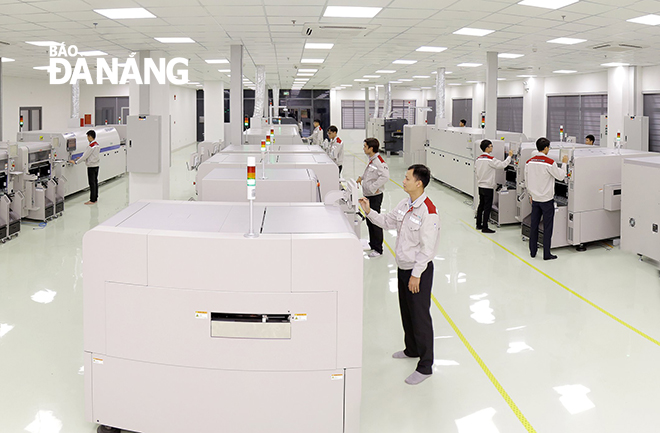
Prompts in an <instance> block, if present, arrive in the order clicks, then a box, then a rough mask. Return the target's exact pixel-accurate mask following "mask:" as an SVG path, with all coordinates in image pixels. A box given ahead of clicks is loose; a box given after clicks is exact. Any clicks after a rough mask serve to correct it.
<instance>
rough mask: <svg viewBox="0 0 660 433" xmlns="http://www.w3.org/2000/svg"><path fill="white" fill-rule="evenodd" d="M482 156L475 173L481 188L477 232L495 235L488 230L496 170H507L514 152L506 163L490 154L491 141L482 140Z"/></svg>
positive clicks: (477, 161) (478, 158) (479, 157)
mask: <svg viewBox="0 0 660 433" xmlns="http://www.w3.org/2000/svg"><path fill="white" fill-rule="evenodd" d="M479 147H480V148H481V151H482V152H483V153H482V154H481V155H479V156H478V157H477V160H476V161H475V163H474V165H475V172H476V174H477V184H478V186H479V206H478V207H477V230H481V231H482V232H483V233H495V230H491V229H489V228H488V220H489V219H490V212H491V210H492V208H493V195H494V193H495V186H496V185H497V184H496V182H495V170H501V169H503V168H506V166H508V165H509V163H510V162H511V157H512V156H513V151H512V150H509V156H507V158H506V159H505V160H504V161H500V160H499V159H495V158H494V157H493V156H491V155H490V154H491V153H492V152H493V143H492V142H491V141H490V140H481V144H480V145H479Z"/></svg>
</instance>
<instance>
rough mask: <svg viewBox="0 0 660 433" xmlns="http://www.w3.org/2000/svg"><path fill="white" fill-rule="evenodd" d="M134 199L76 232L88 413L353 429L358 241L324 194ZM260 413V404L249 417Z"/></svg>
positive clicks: (203, 431)
mask: <svg viewBox="0 0 660 433" xmlns="http://www.w3.org/2000/svg"><path fill="white" fill-rule="evenodd" d="M255 214H256V215H257V217H256V218H255V220H256V221H258V224H259V227H256V228H255V231H256V232H257V233H259V236H258V237H257V238H246V237H245V236H244V233H246V232H247V229H248V228H247V220H248V218H247V216H248V205H247V204H241V205H237V204H221V203H211V202H175V201H141V202H137V203H134V204H132V205H130V206H129V207H128V208H126V209H124V210H123V211H121V212H119V213H118V214H117V215H115V216H114V217H112V218H110V219H109V220H108V221H106V222H105V223H103V224H101V225H99V226H97V227H96V228H94V229H92V230H90V231H89V232H87V233H86V234H85V237H84V239H83V273H84V275H85V280H84V286H83V287H84V358H85V402H86V404H85V416H86V419H87V420H88V421H91V422H96V423H99V424H102V425H106V426H112V427H117V428H122V429H124V430H131V431H140V432H156V431H157V432H160V433H181V432H184V431H190V432H196V433H211V432H217V431H241V432H244V433H262V432H265V431H268V432H273V433H285V432H286V433H289V432H291V430H292V426H294V427H295V429H296V430H300V431H306V432H315V433H357V432H358V431H359V414H360V393H361V366H362V314H363V308H362V303H363V289H362V281H363V272H362V266H363V265H362V262H363V260H362V248H361V245H360V241H359V240H358V238H357V237H356V236H355V234H354V233H353V231H352V228H351V227H350V225H349V223H348V221H347V220H346V217H345V216H344V213H343V212H342V211H341V210H340V209H339V208H337V207H331V206H324V205H323V204H320V203H319V204H314V203H312V204H280V205H268V206H266V207H265V206H263V205H256V206H255ZM255 414H258V416H256V415H255Z"/></svg>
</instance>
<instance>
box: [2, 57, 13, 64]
mask: <svg viewBox="0 0 660 433" xmlns="http://www.w3.org/2000/svg"><path fill="white" fill-rule="evenodd" d="M15 61H16V59H10V58H9V57H3V58H2V63H7V62H15Z"/></svg>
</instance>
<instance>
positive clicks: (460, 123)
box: [458, 119, 467, 128]
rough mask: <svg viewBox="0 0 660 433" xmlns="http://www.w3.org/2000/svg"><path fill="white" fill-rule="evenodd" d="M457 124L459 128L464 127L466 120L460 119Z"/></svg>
mask: <svg viewBox="0 0 660 433" xmlns="http://www.w3.org/2000/svg"><path fill="white" fill-rule="evenodd" d="M458 126H459V127H461V128H465V127H466V126H467V120H465V119H461V120H460V122H458Z"/></svg>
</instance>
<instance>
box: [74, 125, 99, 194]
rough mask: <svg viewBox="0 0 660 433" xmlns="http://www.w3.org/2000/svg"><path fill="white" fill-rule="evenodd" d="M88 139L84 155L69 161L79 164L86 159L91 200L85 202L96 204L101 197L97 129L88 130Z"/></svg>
mask: <svg viewBox="0 0 660 433" xmlns="http://www.w3.org/2000/svg"><path fill="white" fill-rule="evenodd" d="M87 141H88V142H89V146H88V147H87V148H86V149H85V151H84V152H83V154H82V156H81V157H80V158H78V159H76V160H73V159H72V160H71V161H69V162H70V163H71V164H77V163H79V162H81V161H85V165H87V181H88V182H89V201H88V202H86V203H85V204H87V205H91V204H96V202H97V200H98V198H99V162H100V160H101V158H100V153H101V152H100V146H99V144H98V143H97V142H96V131H94V130H93V129H90V130H89V131H87Z"/></svg>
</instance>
